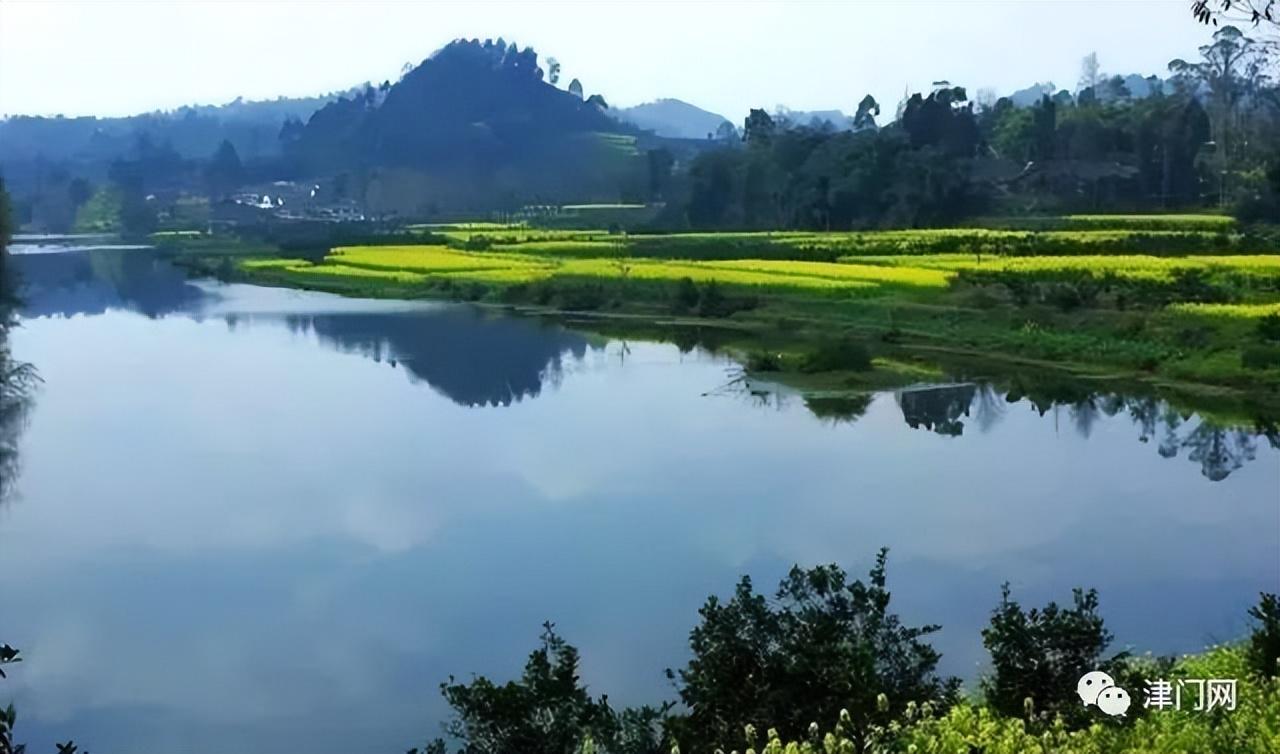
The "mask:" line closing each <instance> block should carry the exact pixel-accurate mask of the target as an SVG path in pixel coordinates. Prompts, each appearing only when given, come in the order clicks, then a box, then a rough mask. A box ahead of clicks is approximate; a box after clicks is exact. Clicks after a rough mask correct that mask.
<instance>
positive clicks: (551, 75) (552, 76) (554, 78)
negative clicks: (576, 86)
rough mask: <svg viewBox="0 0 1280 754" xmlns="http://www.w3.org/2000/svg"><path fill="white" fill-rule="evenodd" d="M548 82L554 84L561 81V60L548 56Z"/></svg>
mask: <svg viewBox="0 0 1280 754" xmlns="http://www.w3.org/2000/svg"><path fill="white" fill-rule="evenodd" d="M547 82H548V83H550V84H551V85H552V86H555V85H556V84H558V83H560V61H559V60H556V59H555V58H547Z"/></svg>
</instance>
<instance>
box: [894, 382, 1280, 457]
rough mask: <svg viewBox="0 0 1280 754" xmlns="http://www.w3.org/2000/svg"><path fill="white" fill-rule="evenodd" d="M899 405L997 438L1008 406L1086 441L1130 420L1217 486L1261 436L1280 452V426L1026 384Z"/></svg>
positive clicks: (937, 425)
mask: <svg viewBox="0 0 1280 754" xmlns="http://www.w3.org/2000/svg"><path fill="white" fill-rule="evenodd" d="M1056 395H1061V393H1060V392H1057V393H1056ZM895 399H896V400H897V403H898V406H899V407H900V408H901V409H902V418H903V421H905V422H906V423H907V426H909V427H911V428H912V429H927V430H929V431H932V432H936V433H937V434H940V435H948V436H960V435H961V434H963V433H964V428H965V421H966V420H968V419H970V418H972V420H973V421H975V422H976V423H977V425H978V427H979V430H980V431H982V432H989V431H991V429H992V428H993V427H995V426H996V424H998V423H999V422H1000V421H1001V420H1002V419H1003V417H1004V416H1005V414H1006V408H1007V407H1008V406H1009V405H1012V404H1018V403H1025V404H1027V405H1028V406H1029V407H1031V408H1032V410H1034V411H1036V412H1037V413H1039V414H1040V415H1041V416H1045V415H1047V414H1050V413H1051V414H1052V415H1053V418H1054V420H1055V422H1057V423H1059V424H1061V422H1063V421H1065V422H1067V423H1069V424H1070V426H1071V427H1073V428H1074V430H1075V431H1076V432H1077V433H1078V434H1079V435H1080V437H1082V438H1084V439H1086V440H1087V439H1089V437H1091V436H1092V434H1093V432H1094V428H1095V426H1096V425H1097V424H1098V423H1099V421H1100V420H1101V419H1102V418H1103V417H1107V418H1110V417H1115V416H1119V415H1121V414H1126V415H1128V416H1129V418H1130V419H1131V420H1132V421H1133V423H1134V424H1135V425H1136V426H1137V427H1138V437H1137V439H1138V441H1139V442H1142V443H1149V442H1151V441H1152V439H1157V445H1156V448H1157V452H1158V453H1159V454H1160V456H1161V457H1163V458H1176V457H1177V456H1178V454H1179V453H1180V452H1182V451H1185V452H1186V457H1187V459H1188V460H1190V461H1193V462H1195V463H1198V464H1200V473H1201V474H1203V475H1204V476H1205V477H1206V478H1208V479H1210V480H1213V481H1221V480H1223V479H1226V478H1227V476H1229V475H1230V474H1231V472H1233V471H1236V470H1238V469H1239V468H1240V467H1242V466H1243V465H1244V464H1245V463H1246V462H1248V461H1252V460H1254V459H1255V458H1257V451H1258V440H1259V438H1263V439H1265V440H1266V441H1267V442H1268V443H1270V444H1271V446H1272V447H1280V432H1277V430H1276V428H1275V427H1269V426H1265V425H1264V426H1257V427H1253V428H1246V427H1238V426H1230V425H1225V424H1221V423H1218V422H1215V421H1213V420H1212V419H1209V418H1203V417H1197V416H1195V415H1194V414H1192V413H1189V412H1179V411H1177V410H1176V409H1174V408H1173V407H1172V406H1170V405H1169V404H1168V403H1165V402H1164V401H1161V400H1159V399H1158V398H1155V397H1151V396H1136V397H1131V396H1125V395H1118V394H1115V393H1083V394H1082V393H1080V392H1079V390H1073V391H1071V392H1070V394H1068V395H1067V396H1065V397H1062V398H1059V397H1055V386H1054V383H1049V384H1047V385H1045V386H1044V387H1041V388H1035V387H1030V386H1029V385H1028V384H1027V383H1026V382H1025V381H1024V382H1023V383H1021V384H1019V386H1018V387H1017V388H1010V387H1005V388H1001V387H1000V386H998V385H996V384H992V383H984V384H981V385H974V384H960V385H941V386H928V387H921V388H912V389H909V390H899V391H897V392H896V393H895Z"/></svg>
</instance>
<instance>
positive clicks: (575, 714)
mask: <svg viewBox="0 0 1280 754" xmlns="http://www.w3.org/2000/svg"><path fill="white" fill-rule="evenodd" d="M543 629H544V630H543V634H542V646H541V647H540V648H538V649H537V650H535V651H534V652H533V653H531V654H530V655H529V660H528V661H527V662H526V663H525V667H524V673H523V674H522V675H521V677H520V680H518V681H508V682H507V683H505V684H502V685H498V684H495V683H493V682H492V681H490V680H489V679H488V678H485V677H484V676H480V677H478V678H475V679H473V680H472V681H471V683H455V682H454V681H453V678H450V679H449V681H448V682H446V683H442V684H440V692H441V693H442V694H443V695H444V698H445V700H446V701H447V702H448V703H449V706H450V707H451V708H452V709H453V718H452V719H451V720H450V721H449V722H448V723H447V724H446V725H445V731H446V732H447V733H448V734H449V735H450V736H452V737H454V738H456V739H457V740H459V741H461V742H462V743H463V748H462V751H463V752H466V753H468V754H470V753H472V752H474V753H475V754H481V753H483V754H573V753H574V752H579V751H583V750H585V749H587V748H593V747H601V748H603V749H604V750H605V751H610V752H617V753H618V754H656V752H658V751H659V749H660V746H659V727H658V722H659V721H660V720H661V719H662V718H663V716H664V715H665V714H666V712H667V709H668V708H667V707H661V708H653V707H641V708H638V709H628V710H625V711H624V712H622V713H617V712H615V711H614V710H613V709H611V708H610V707H609V702H608V700H607V699H606V698H605V697H603V696H601V697H600V698H599V699H595V698H592V696H591V695H590V694H589V693H587V690H586V688H585V687H584V686H583V685H582V682H581V679H580V678H579V677H578V664H579V661H578V650H577V649H576V648H575V647H573V646H572V645H570V644H568V643H567V642H565V640H564V639H563V638H561V637H560V636H559V635H558V634H556V632H555V627H554V625H552V624H551V623H547V624H545V625H544V626H543ZM445 748H446V747H445V744H444V742H443V741H440V740H436V741H434V742H432V743H431V744H430V745H428V746H427V747H426V751H427V752H435V753H437V754H443V752H444V751H445Z"/></svg>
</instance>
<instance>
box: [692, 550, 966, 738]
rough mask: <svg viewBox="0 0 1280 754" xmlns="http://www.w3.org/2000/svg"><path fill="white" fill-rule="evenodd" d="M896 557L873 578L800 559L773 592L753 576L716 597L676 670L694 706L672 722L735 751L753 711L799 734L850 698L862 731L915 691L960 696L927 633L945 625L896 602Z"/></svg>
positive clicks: (901, 706) (941, 697) (940, 697)
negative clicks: (909, 618)
mask: <svg viewBox="0 0 1280 754" xmlns="http://www.w3.org/2000/svg"><path fill="white" fill-rule="evenodd" d="M886 557H887V551H885V550H881V551H880V554H879V556H878V557H877V558H876V563H875V566H874V567H873V568H872V569H871V572H870V578H869V580H868V581H867V582H865V583H864V582H862V581H860V580H853V581H851V580H849V579H848V578H847V577H846V575H845V572H844V571H843V570H842V569H840V568H839V567H838V566H835V565H828V566H819V567H817V568H813V569H810V570H804V569H801V568H799V567H795V568H792V570H791V572H790V574H789V575H788V576H787V578H785V579H783V581H782V583H781V584H780V585H779V587H778V591H777V594H776V595H775V598H774V599H773V600H768V599H766V598H765V596H764V595H761V594H758V593H756V591H755V590H754V589H753V588H752V584H751V580H750V579H749V578H747V577H743V579H742V580H741V581H740V582H739V584H738V587H737V589H736V590H735V591H734V595H733V597H732V598H730V599H729V600H728V601H725V602H721V601H720V600H719V599H717V598H716V597H711V598H709V599H708V600H707V602H706V604H705V605H703V607H702V609H701V610H699V614H700V615H701V617H702V621H701V623H699V624H698V625H697V626H696V627H695V628H694V629H693V631H692V632H691V633H690V635H689V645H690V648H691V649H692V653H693V657H692V659H690V660H689V663H688V665H687V666H686V667H685V668H684V669H683V670H681V671H679V673H674V672H672V671H670V670H669V671H667V674H668V676H669V677H671V678H672V680H673V681H676V682H677V685H678V688H679V692H680V699H681V701H682V702H684V704H685V706H686V707H687V709H688V710H689V712H688V714H687V715H686V716H683V717H681V718H679V719H675V720H673V721H672V722H671V724H670V725H669V726H668V727H669V731H670V732H671V733H672V734H673V735H674V736H675V737H676V738H677V740H684V741H689V742H697V743H698V745H699V751H710V750H711V749H712V748H714V747H716V746H721V747H723V748H724V749H725V750H728V749H730V748H735V747H736V745H737V743H738V741H739V736H740V735H741V732H742V731H743V730H744V727H745V726H746V725H748V724H749V723H752V722H762V721H770V722H772V724H774V725H776V726H777V727H778V729H779V730H781V731H783V734H784V735H787V736H791V737H798V736H801V735H803V733H804V731H806V730H807V729H808V726H809V723H810V722H812V721H813V720H831V719H835V718H836V716H837V714H839V713H840V711H841V710H843V709H847V710H848V713H847V714H848V716H849V717H850V720H851V725H852V727H853V729H855V730H863V729H865V728H867V727H869V726H870V725H871V724H873V723H876V722H880V723H887V722H888V721H889V720H890V719H892V718H893V717H894V716H896V715H901V714H902V712H903V711H904V710H905V709H906V707H907V703H908V702H909V701H916V702H925V701H932V702H934V703H949V702H950V701H952V700H953V698H954V696H955V693H956V690H957V688H958V686H959V682H958V681H957V680H955V679H943V678H940V677H939V676H938V675H937V672H936V669H937V664H938V659H939V657H940V655H939V654H938V652H937V651H935V650H934V649H933V647H931V646H930V645H929V644H928V643H926V642H925V641H924V639H925V637H927V636H929V635H930V634H932V633H933V632H935V631H937V630H938V626H921V627H918V628H912V627H907V626H904V625H903V624H902V622H901V620H900V619H899V618H898V616H897V615H895V614H894V613H892V612H890V611H889V591H888V589H887V588H886V586H885V584H886V581H885V561H886Z"/></svg>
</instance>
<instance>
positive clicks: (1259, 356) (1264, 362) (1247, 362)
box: [1240, 345, 1280, 369]
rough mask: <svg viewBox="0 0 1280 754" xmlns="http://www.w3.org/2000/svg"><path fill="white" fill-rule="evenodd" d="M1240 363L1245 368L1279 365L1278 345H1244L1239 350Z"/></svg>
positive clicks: (1263, 367) (1271, 367)
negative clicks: (1241, 349)
mask: <svg viewBox="0 0 1280 754" xmlns="http://www.w3.org/2000/svg"><path fill="white" fill-rule="evenodd" d="M1240 364H1241V365H1242V366H1243V367H1244V368H1245V369H1273V368H1275V367H1280V346H1270V345H1267V346H1257V345H1255V346H1246V347H1245V349H1244V350H1243V351H1241V352H1240Z"/></svg>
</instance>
